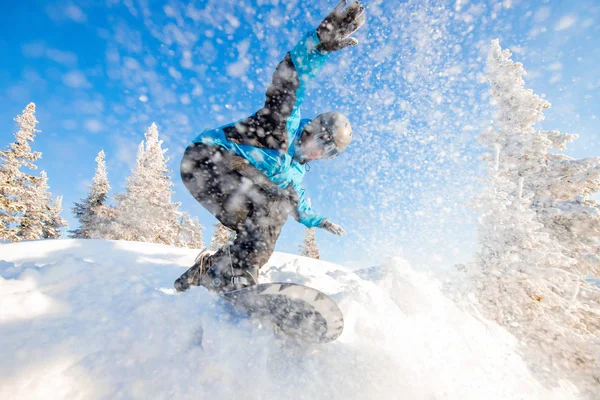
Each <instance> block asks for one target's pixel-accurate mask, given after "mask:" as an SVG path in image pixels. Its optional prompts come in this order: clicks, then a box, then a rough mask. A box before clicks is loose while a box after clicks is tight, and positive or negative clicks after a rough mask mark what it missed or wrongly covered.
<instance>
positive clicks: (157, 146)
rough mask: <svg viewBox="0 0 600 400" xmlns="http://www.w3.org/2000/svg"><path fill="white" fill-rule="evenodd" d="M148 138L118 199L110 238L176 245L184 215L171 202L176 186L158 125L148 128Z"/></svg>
mask: <svg viewBox="0 0 600 400" xmlns="http://www.w3.org/2000/svg"><path fill="white" fill-rule="evenodd" d="M145 137H146V140H145V142H144V141H142V142H141V143H140V146H139V148H138V155H137V160H136V167H135V168H134V169H133V171H132V174H131V176H130V177H129V178H127V187H126V191H125V193H123V194H120V195H117V196H116V200H117V207H116V221H115V223H114V224H113V228H112V232H111V236H112V238H114V239H124V240H134V241H142V242H153V243H163V244H168V245H173V244H175V241H176V239H177V233H178V231H179V224H178V221H179V217H180V216H181V212H179V211H178V210H177V209H178V207H179V205H180V203H173V202H172V201H171V197H172V194H173V191H172V189H171V188H172V187H173V183H172V182H171V178H170V176H169V173H170V172H171V171H169V170H168V168H167V161H168V159H167V158H166V157H165V152H166V151H167V150H163V149H162V141H160V140H159V139H158V128H157V126H156V124H154V123H153V124H152V125H151V126H150V127H149V128H148V130H147V131H146V133H145Z"/></svg>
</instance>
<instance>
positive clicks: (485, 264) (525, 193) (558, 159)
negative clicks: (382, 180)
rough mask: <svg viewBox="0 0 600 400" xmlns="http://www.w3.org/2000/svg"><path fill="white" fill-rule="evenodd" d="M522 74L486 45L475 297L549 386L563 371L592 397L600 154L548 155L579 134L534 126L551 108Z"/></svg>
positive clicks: (599, 340) (599, 329)
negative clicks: (488, 108) (486, 113)
mask: <svg viewBox="0 0 600 400" xmlns="http://www.w3.org/2000/svg"><path fill="white" fill-rule="evenodd" d="M524 74H525V71H524V69H523V66H522V65H521V64H520V63H515V62H513V61H512V59H511V53H510V52H509V51H508V50H504V51H503V50H502V49H501V47H500V45H499V42H498V40H495V41H493V42H492V46H491V50H490V53H489V57H488V78H489V82H490V85H491V88H492V103H493V104H494V105H495V106H496V108H497V118H496V121H495V124H494V126H493V127H492V128H490V129H489V130H487V131H486V132H484V133H483V134H482V135H481V138H480V139H481V141H482V143H483V145H484V146H485V147H486V148H487V150H488V152H487V154H486V155H485V161H486V162H487V166H488V174H487V181H486V188H485V190H484V192H483V193H482V196H481V197H480V199H479V206H480V211H481V216H480V219H479V243H480V251H479V253H478V262H479V264H480V266H481V267H482V270H481V273H480V274H479V276H478V277H477V278H476V285H477V289H478V298H479V302H480V304H481V305H482V306H483V309H484V311H485V312H486V313H487V315H488V316H491V317H492V318H494V319H495V320H497V321H498V322H500V323H501V324H503V325H504V326H506V327H507V328H508V329H509V330H510V331H511V332H513V333H514V334H515V335H516V336H517V337H518V338H519V340H520V341H521V343H524V344H525V345H526V349H525V351H526V352H527V354H528V355H529V356H530V359H531V360H533V362H534V363H536V364H538V366H544V368H537V370H538V371H539V372H540V373H541V374H542V375H543V376H545V377H546V378H547V379H548V381H549V382H551V381H552V380H555V379H556V376H563V377H566V378H569V379H571V380H572V381H573V382H575V383H577V384H578V385H579V387H580V388H581V389H582V392H583V393H588V392H589V393H591V391H594V390H597V389H598V387H599V386H598V382H600V373H599V372H598V371H600V361H599V360H598V359H597V358H596V357H595V356H594V353H597V351H598V350H600V320H599V319H598V313H600V290H598V288H597V287H593V286H591V285H590V284H589V283H588V282H587V281H586V279H585V278H586V274H589V273H592V274H597V273H598V271H599V270H598V264H597V263H596V262H597V260H596V259H595V258H594V255H597V254H598V247H597V246H598V240H597V239H598V237H599V225H598V219H599V216H600V209H599V208H598V204H597V203H595V202H594V201H591V200H588V199H586V196H587V195H589V194H591V193H593V192H595V191H597V190H598V189H599V188H600V180H599V173H600V169H599V167H598V166H599V161H600V159H598V158H591V159H585V160H574V159H571V158H569V157H567V156H564V155H559V154H552V153H550V149H551V148H555V149H562V148H564V146H565V144H566V143H567V142H569V141H571V140H574V139H575V138H576V136H575V135H565V134H561V133H559V132H556V131H553V132H546V131H540V130H534V129H533V125H534V124H535V123H537V122H539V121H541V120H542V119H543V114H542V111H543V110H544V109H547V108H549V107H550V104H549V103H548V102H546V101H545V100H543V99H541V98H540V97H539V96H537V95H536V94H535V93H533V91H531V90H528V89H525V87H524V86H525V83H524V81H523V75H524ZM594 310H595V311H594ZM593 349H595V350H593Z"/></svg>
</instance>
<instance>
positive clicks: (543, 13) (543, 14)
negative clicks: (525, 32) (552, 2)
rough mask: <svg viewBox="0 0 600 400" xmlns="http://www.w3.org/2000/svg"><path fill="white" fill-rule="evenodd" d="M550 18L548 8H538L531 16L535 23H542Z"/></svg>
mask: <svg viewBox="0 0 600 400" xmlns="http://www.w3.org/2000/svg"><path fill="white" fill-rule="evenodd" d="M548 17H550V9H549V8H548V7H541V8H539V9H538V10H537V11H536V12H535V14H534V15H533V19H534V20H535V21H536V22H544V21H545V20H547V19H548Z"/></svg>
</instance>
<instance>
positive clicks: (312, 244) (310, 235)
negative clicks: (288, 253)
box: [300, 228, 321, 260]
mask: <svg viewBox="0 0 600 400" xmlns="http://www.w3.org/2000/svg"><path fill="white" fill-rule="evenodd" d="M316 232H317V230H316V229H315V228H306V229H305V230H304V242H303V243H302V246H300V255H302V256H304V257H310V258H315V259H317V260H318V259H320V258H321V253H320V252H319V247H318V246H317V241H316V238H315V234H316Z"/></svg>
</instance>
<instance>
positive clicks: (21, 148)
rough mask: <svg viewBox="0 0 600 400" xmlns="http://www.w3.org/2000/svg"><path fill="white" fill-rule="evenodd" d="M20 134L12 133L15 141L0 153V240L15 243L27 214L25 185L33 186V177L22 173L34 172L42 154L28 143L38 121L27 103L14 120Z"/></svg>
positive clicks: (33, 105) (31, 107)
mask: <svg viewBox="0 0 600 400" xmlns="http://www.w3.org/2000/svg"><path fill="white" fill-rule="evenodd" d="M15 121H16V122H17V125H18V127H19V130H18V131H17V133H15V139H16V140H15V141H14V142H13V143H12V144H11V145H10V147H8V148H7V149H6V150H2V151H0V240H9V241H18V240H20V238H19V237H18V236H17V233H18V230H19V224H20V223H21V217H22V215H23V213H24V212H25V210H26V204H25V201H24V199H23V198H24V197H25V196H26V191H27V190H28V189H27V188H28V185H31V184H33V183H34V182H35V180H36V177H34V176H33V175H31V174H27V173H25V172H24V171H22V170H21V168H22V167H28V168H29V169H31V170H35V169H36V168H37V167H36V166H35V165H34V164H33V162H34V161H35V160H37V159H38V158H40V157H41V153H39V152H32V151H31V147H30V145H29V142H33V140H34V138H35V133H36V132H39V131H38V130H37V129H35V126H36V124H37V122H38V121H37V119H36V118H35V104H34V103H29V104H28V105H27V107H26V108H25V109H24V110H23V113H22V114H20V115H18V116H17V117H16V118H15Z"/></svg>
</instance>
